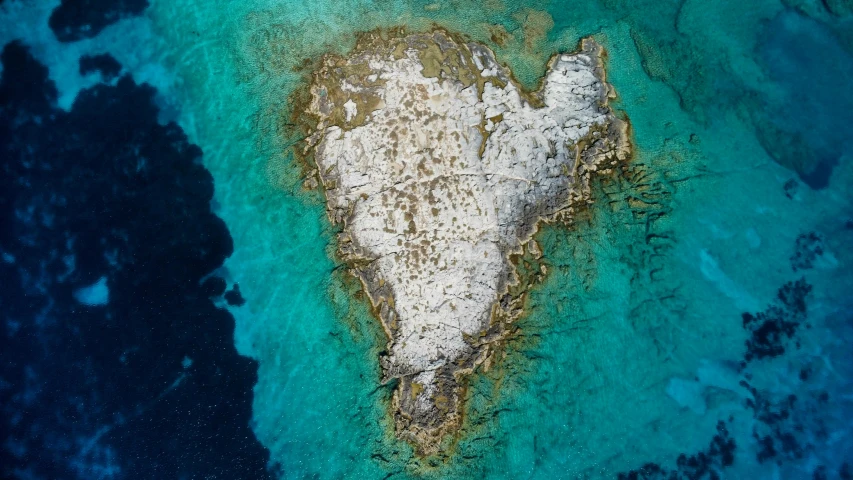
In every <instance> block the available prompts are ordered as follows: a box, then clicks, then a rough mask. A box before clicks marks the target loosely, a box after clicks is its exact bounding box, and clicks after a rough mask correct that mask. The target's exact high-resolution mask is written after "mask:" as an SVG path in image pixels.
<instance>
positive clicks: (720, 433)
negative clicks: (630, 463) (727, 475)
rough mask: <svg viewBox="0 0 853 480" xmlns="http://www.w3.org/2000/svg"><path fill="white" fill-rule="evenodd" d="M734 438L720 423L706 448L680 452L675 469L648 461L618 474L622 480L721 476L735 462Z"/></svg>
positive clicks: (665, 479) (690, 479)
mask: <svg viewBox="0 0 853 480" xmlns="http://www.w3.org/2000/svg"><path fill="white" fill-rule="evenodd" d="M735 448H736V445H735V441H734V439H733V438H731V436H730V435H729V431H728V429H727V428H726V424H725V422H723V421H720V422H717V434H716V435H714V438H713V439H712V440H711V443H710V445H708V448H706V449H705V450H703V451H701V452H698V453H696V454H694V455H689V456H688V455H685V454H682V455H679V457H678V460H677V462H676V465H677V467H676V469H675V470H666V469H664V468H662V467H661V466H660V465H657V464H655V463H647V464H645V465H643V466H642V467H640V468H639V469H637V470H631V471H630V472H627V473H619V475H618V476H617V478H618V479H619V480H699V479H711V480H716V479H720V478H722V477H721V472H722V471H723V469H724V468H725V467H728V466H731V465H732V464H733V463H734V452H735Z"/></svg>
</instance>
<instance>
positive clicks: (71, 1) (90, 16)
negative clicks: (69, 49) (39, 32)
mask: <svg viewBox="0 0 853 480" xmlns="http://www.w3.org/2000/svg"><path fill="white" fill-rule="evenodd" d="M146 8H148V0H62V3H61V4H60V5H59V6H58V7H56V8H55V9H54V10H53V12H52V13H51V15H50V19H49V20H48V24H49V25H50V29H51V30H53V34H54V35H56V38H57V39H59V41H61V42H75V41H77V40H83V39H85V38H92V37H94V36H95V35H97V34H98V33H100V32H101V30H103V29H104V28H106V27H108V26H110V25H112V24H113V23H115V22H117V21H119V20H121V19H122V18H127V17H133V16H136V15H139V14H140V13H142V12H143V11H144V10H145V9H146Z"/></svg>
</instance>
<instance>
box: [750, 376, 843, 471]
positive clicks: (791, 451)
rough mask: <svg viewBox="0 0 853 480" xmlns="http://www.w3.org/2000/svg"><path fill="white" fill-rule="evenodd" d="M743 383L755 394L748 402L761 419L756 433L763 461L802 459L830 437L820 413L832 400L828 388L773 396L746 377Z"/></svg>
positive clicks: (757, 417) (758, 418)
mask: <svg viewBox="0 0 853 480" xmlns="http://www.w3.org/2000/svg"><path fill="white" fill-rule="evenodd" d="M741 386H743V387H745V388H746V389H747V390H749V391H750V393H751V394H752V398H751V399H748V400H747V401H746V406H747V408H749V409H751V410H752V411H753V415H754V417H755V419H756V420H757V422H756V424H755V426H754V427H753V431H752V436H753V438H754V439H755V441H756V442H757V444H758V447H759V449H758V453H757V454H756V458H757V460H758V461H759V462H760V463H764V462H767V461H770V460H774V461H776V462H777V463H780V464H781V462H782V461H783V460H799V459H802V458H804V456H805V454H806V453H807V452H809V451H813V450H814V449H815V445H817V444H822V443H825V442H826V441H827V440H828V438H829V434H828V433H827V429H826V425H824V422H823V420H822V419H821V418H822V417H821V415H820V411H821V410H822V409H823V408H825V404H826V402H827V401H828V400H829V395H828V394H827V393H826V392H811V393H809V394H806V395H803V396H801V397H797V396H796V395H786V396H783V397H781V398H772V396H771V394H770V393H767V392H761V391H759V390H757V389H756V388H754V387H752V386H751V385H749V384H748V383H747V382H746V381H742V382H741Z"/></svg>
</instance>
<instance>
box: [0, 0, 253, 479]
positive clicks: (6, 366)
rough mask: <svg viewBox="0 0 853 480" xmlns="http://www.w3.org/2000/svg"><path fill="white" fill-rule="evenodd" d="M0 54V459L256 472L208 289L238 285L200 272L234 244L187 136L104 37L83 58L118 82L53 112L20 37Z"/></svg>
mask: <svg viewBox="0 0 853 480" xmlns="http://www.w3.org/2000/svg"><path fill="white" fill-rule="evenodd" d="M86 3H89V2H86ZM63 7H65V5H63ZM127 7H128V8H127V9H125V10H122V11H123V14H130V13H133V12H134V11H137V12H138V11H139V10H141V9H140V8H135V7H134V6H133V5H128V6H127ZM69 9H75V10H81V9H82V11H84V12H85V13H86V15H83V17H82V18H80V17H75V16H69V14H68V10H69ZM99 13H100V14H101V17H100V19H101V22H102V23H103V22H105V20H104V16H105V15H106V16H108V17H109V18H113V17H115V15H113V14H103V13H102V12H98V11H97V6H94V5H85V6H81V5H76V6H75V5H73V4H72V2H69V4H68V7H67V8H64V9H62V10H57V15H56V16H55V17H53V18H56V19H57V21H56V22H55V23H54V22H53V21H52V22H51V26H52V27H54V28H56V29H58V31H57V34H58V36H59V38H61V39H63V40H69V39H74V38H77V37H78V36H79V35H81V33H80V30H79V28H77V27H79V25H80V24H79V22H81V21H83V22H86V21H89V20H90V19H91V16H92V15H96V14H99ZM96 23H97V22H96ZM68 32H76V33H68ZM87 32H88V33H87V34H95V33H97V32H96V29H93V30H89V31H87ZM2 65H3V77H2V82H0V149H2V165H0V171H2V174H0V251H2V261H0V284H2V285H3V288H2V290H0V309H2V311H3V318H4V328H3V332H2V341H0V345H2V346H0V351H1V352H2V362H0V411H2V415H0V418H2V420H0V432H2V434H0V436H2V448H0V476H2V477H3V478H52V479H61V478H265V477H266V476H267V471H266V462H267V460H268V457H269V454H268V452H267V451H266V450H265V449H264V448H263V447H262V446H261V445H260V444H259V443H258V441H257V440H256V439H255V437H254V435H253V433H252V431H251V429H250V428H249V422H250V419H251V401H252V387H253V385H254V383H255V381H256V378H257V373H256V371H257V365H256V363H255V362H254V361H252V360H250V359H248V358H246V357H242V356H239V355H238V354H237V352H236V350H235V348H234V344H233V330H234V320H233V318H232V316H231V315H230V314H229V313H228V312H227V311H226V310H224V309H221V308H217V307H216V306H214V303H213V301H212V299H214V298H222V297H223V295H224V296H225V298H226V299H227V301H229V302H231V303H239V302H240V301H241V299H240V297H239V291H238V290H235V289H236V288H237V286H236V285H234V286H233V287H231V286H228V285H226V282H225V280H223V279H222V278H220V277H217V276H215V275H213V276H209V274H210V273H211V272H212V271H214V270H215V269H216V268H218V267H219V266H220V265H221V264H222V261H223V260H224V259H225V258H226V257H227V256H228V255H230V254H231V252H232V249H233V246H232V240H231V236H230V234H229V232H228V230H227V229H226V227H225V224H224V223H223V222H222V220H221V219H219V218H218V217H216V216H215V215H214V214H213V213H212V212H211V207H210V200H211V198H212V195H213V188H214V187H213V179H212V177H211V175H210V173H209V172H208V171H207V170H205V168H204V167H203V166H202V165H201V163H200V161H201V157H202V155H203V153H202V151H201V150H200V149H199V148H198V147H197V146H195V145H192V144H191V143H189V142H188V141H187V137H186V135H185V134H184V132H183V131H182V130H181V129H180V128H179V127H178V126H177V125H176V124H174V123H169V124H165V125H163V124H160V123H158V120H157V119H158V107H157V106H156V105H155V102H154V96H155V93H156V92H155V91H154V89H153V88H152V87H151V86H149V85H138V84H137V83H135V82H134V80H133V79H132V78H131V77H130V76H128V75H122V74H121V73H120V71H121V66H120V65H119V64H118V62H117V61H116V60H115V59H114V58H112V57H111V56H109V55H107V54H104V55H101V56H98V57H84V58H81V60H80V69H81V72H88V71H99V72H100V75H101V76H102V77H103V80H104V81H107V82H109V81H111V80H115V81H114V82H112V83H110V84H99V85H97V86H95V87H93V88H89V89H86V90H84V91H82V92H80V94H79V95H78V96H77V98H76V100H75V101H74V105H73V107H72V108H71V110H70V111H67V112H66V111H63V110H61V109H59V108H57V106H56V100H57V92H56V89H55V87H54V85H53V83H52V82H51V81H50V80H49V79H48V77H47V75H48V71H47V68H46V67H45V66H44V65H42V64H40V63H39V62H38V61H37V60H35V59H34V58H33V56H32V55H31V54H30V52H29V49H28V48H27V47H26V46H24V45H22V44H21V43H18V42H13V43H10V44H7V45H5V46H4V47H3V50H2ZM114 77H117V78H114ZM99 279H105V288H106V289H107V291H106V292H100V294H96V295H95V296H94V297H82V296H81V295H80V293H81V292H83V291H85V289H86V288H87V287H90V286H92V285H93V284H97V283H98V281H99ZM229 287H230V288H231V290H229V291H228V292H226V288H229ZM81 289H84V290H81ZM81 299H82V300H81ZM86 303H94V305H87V304H86Z"/></svg>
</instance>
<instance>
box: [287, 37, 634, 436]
mask: <svg viewBox="0 0 853 480" xmlns="http://www.w3.org/2000/svg"><path fill="white" fill-rule="evenodd" d="M383 37H384V38H383ZM601 55H602V49H601V47H600V46H599V45H598V44H596V43H595V42H594V41H593V40H591V39H586V40H584V41H583V42H582V43H581V47H580V51H579V52H577V53H575V54H571V55H566V54H561V55H556V56H554V57H553V58H552V59H551V61H550V63H549V65H548V71H547V73H546V75H545V77H544V80H543V83H542V85H541V87H540V89H539V90H538V91H536V92H533V93H529V92H525V91H524V90H523V89H522V88H521V87H519V86H518V85H517V84H516V82H515V81H514V80H513V79H512V77H511V74H510V72H509V71H508V70H507V69H506V68H505V67H503V66H502V65H500V64H499V63H498V62H497V61H496V60H495V57H494V54H493V53H492V52H491V51H490V50H489V49H488V48H486V47H484V46H482V45H479V44H476V43H467V42H465V41H464V40H462V39H460V38H459V37H457V36H455V35H453V34H451V33H449V32H446V31H443V30H435V31H433V32H430V33H423V34H412V35H407V36H406V35H405V34H403V33H399V34H394V33H391V34H389V35H380V34H378V33H377V34H370V35H367V36H365V37H364V38H362V40H361V41H360V42H359V44H358V45H357V46H356V48H355V50H354V51H353V52H351V53H350V54H349V56H347V57H346V58H344V57H340V56H336V55H327V56H325V57H324V58H323V59H322V60H321V63H320V65H319V67H318V69H317V70H316V71H315V73H314V76H313V81H312V83H311V87H310V93H311V95H310V99H309V100H308V101H309V105H308V113H309V117H310V121H309V128H310V132H309V133H310V135H309V136H308V139H307V144H306V150H305V152H304V153H305V154H306V156H308V157H311V158H313V161H314V162H315V164H316V167H317V176H318V180H319V182H321V184H322V186H323V189H324V192H325V195H326V201H327V209H328V213H329V216H330V218H331V219H332V221H333V222H334V223H338V224H342V226H343V228H342V231H341V233H340V236H339V251H340V254H341V256H342V257H343V259H344V260H345V261H346V262H347V263H348V265H349V266H350V267H351V270H352V272H353V273H354V274H355V275H356V276H357V277H358V278H359V279H360V280H361V281H362V283H363V285H364V288H365V290H366V292H367V294H368V295H369V297H370V300H371V302H372V304H373V307H374V308H375V311H376V312H377V314H378V317H379V319H380V320H381V323H382V326H383V328H384V330H385V332H386V334H387V336H388V339H389V345H388V348H387V355H386V356H385V357H384V358H383V359H382V367H383V372H384V376H385V380H386V381H388V380H390V379H393V378H397V379H399V385H398V387H397V389H396V391H395V393H394V397H393V401H392V403H393V409H394V417H395V423H396V429H397V433H398V435H400V436H401V437H402V438H406V439H408V440H409V441H412V442H413V443H414V444H416V445H417V446H418V447H419V450H420V451H421V452H422V453H432V452H435V451H437V450H438V444H439V442H440V440H441V438H442V437H443V435H444V434H445V433H447V432H449V431H452V430H453V429H454V428H456V427H458V425H459V424H460V421H461V405H460V403H461V399H462V397H463V395H462V388H463V385H464V378H465V376H466V375H467V374H469V373H470V372H471V371H472V370H473V369H474V368H475V367H476V366H477V365H479V364H481V363H482V362H484V361H486V359H487V357H488V355H489V353H490V346H491V345H493V344H494V343H495V342H496V341H498V340H500V339H501V338H502V337H503V335H504V334H505V333H506V331H507V329H506V326H507V325H508V324H509V323H510V322H511V321H512V320H513V319H514V318H515V317H517V315H518V314H519V313H520V311H521V299H520V298H519V296H518V295H511V294H510V291H521V292H523V290H524V287H525V286H524V285H519V283H520V280H519V276H518V275H517V273H516V271H515V266H514V265H513V262H512V258H513V255H517V254H519V253H522V252H524V251H528V252H530V251H533V253H537V252H538V250H537V249H536V248H535V244H534V243H533V242H531V236H532V235H533V233H534V232H535V231H536V230H537V228H538V225H539V222H541V221H554V220H567V219H569V218H571V215H572V213H573V212H574V211H575V209H576V208H578V207H579V206H581V205H583V204H586V203H587V202H589V184H588V183H589V179H590V176H591V175H593V174H595V173H596V172H602V171H604V172H607V171H609V169H611V168H613V167H615V166H617V165H618V164H619V162H621V161H624V160H626V159H627V158H628V156H629V153H630V147H629V144H628V124H627V122H625V121H622V120H620V119H618V118H617V117H616V116H615V115H614V114H613V112H612V111H611V109H610V108H609V107H608V105H607V103H608V98H610V97H611V96H612V90H611V89H610V87H609V86H608V85H607V84H606V82H605V78H604V70H603V66H602V61H601ZM525 249H527V250H525ZM516 287H520V288H516Z"/></svg>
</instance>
